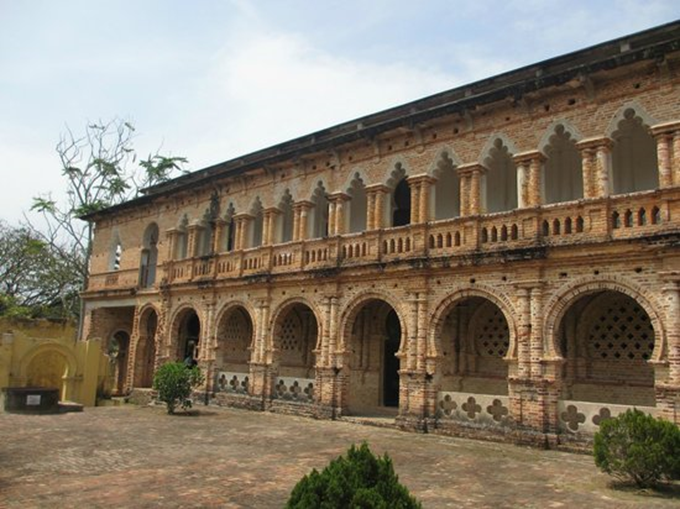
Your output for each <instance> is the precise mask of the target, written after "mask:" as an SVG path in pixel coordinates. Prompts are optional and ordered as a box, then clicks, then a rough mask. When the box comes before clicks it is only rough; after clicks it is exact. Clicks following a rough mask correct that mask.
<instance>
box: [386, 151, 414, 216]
mask: <svg viewBox="0 0 680 509" xmlns="http://www.w3.org/2000/svg"><path fill="white" fill-rule="evenodd" d="M387 187H389V188H390V191H391V192H390V200H389V202H388V203H389V217H390V223H389V224H390V225H391V226H405V225H407V224H410V223H411V188H410V187H409V185H408V182H407V180H406V170H405V169H404V167H403V165H402V164H401V163H396V164H395V165H394V170H392V173H391V174H390V178H389V180H388V181H387Z"/></svg>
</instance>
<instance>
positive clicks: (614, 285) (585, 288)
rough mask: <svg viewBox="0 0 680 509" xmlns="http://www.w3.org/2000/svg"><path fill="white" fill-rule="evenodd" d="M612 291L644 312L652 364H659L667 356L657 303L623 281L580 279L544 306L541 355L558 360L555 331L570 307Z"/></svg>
mask: <svg viewBox="0 0 680 509" xmlns="http://www.w3.org/2000/svg"><path fill="white" fill-rule="evenodd" d="M601 291H613V292H619V293H622V294H624V295H627V296H628V297H630V298H631V299H633V300H635V301H636V302H637V303H638V304H639V305H640V306H641V307H642V309H644V310H645V313H647V316H649V320H650V322H651V324H652V328H653V329H654V353H653V355H652V359H650V360H652V361H660V360H661V359H662V357H663V356H664V354H665V352H666V332H665V329H664V327H663V322H662V320H661V318H660V317H661V313H660V312H657V309H661V306H660V304H659V303H658V301H657V299H656V298H655V297H654V296H653V295H652V294H651V293H650V292H647V291H645V290H643V289H642V287H640V286H639V285H637V284H635V283H633V282H631V281H628V280H626V279H625V278H622V277H617V276H609V277H601V278H596V279H593V278H590V277H589V278H581V279H579V280H577V281H574V282H572V283H569V284H566V285H564V286H563V287H561V288H560V289H559V290H558V291H557V292H555V293H553V295H552V297H551V298H550V299H549V300H548V302H547V303H546V306H545V307H544V309H545V310H546V313H545V315H544V322H543V351H544V352H545V356H546V357H551V358H553V359H561V358H562V354H561V353H560V345H559V344H558V343H559V338H557V331H558V330H559V326H560V324H561V322H562V319H563V318H564V315H565V314H566V313H567V311H569V309H570V308H571V306H572V305H573V304H574V303H576V301H578V300H579V299H580V298H581V297H584V296H586V295H589V294H591V293H595V292H601Z"/></svg>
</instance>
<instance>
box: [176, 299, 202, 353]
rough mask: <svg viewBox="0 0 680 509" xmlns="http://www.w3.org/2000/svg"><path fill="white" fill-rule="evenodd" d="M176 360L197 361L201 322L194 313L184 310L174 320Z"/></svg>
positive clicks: (190, 310)
mask: <svg viewBox="0 0 680 509" xmlns="http://www.w3.org/2000/svg"><path fill="white" fill-rule="evenodd" d="M176 323H177V325H176V338H177V352H176V355H177V360H179V361H184V362H189V360H193V362H195V361H196V359H198V347H199V340H200V337H201V322H200V320H199V319H198V315H197V314H196V311H194V310H193V309H186V310H184V311H183V312H182V313H181V314H180V316H178V317H177V318H176Z"/></svg>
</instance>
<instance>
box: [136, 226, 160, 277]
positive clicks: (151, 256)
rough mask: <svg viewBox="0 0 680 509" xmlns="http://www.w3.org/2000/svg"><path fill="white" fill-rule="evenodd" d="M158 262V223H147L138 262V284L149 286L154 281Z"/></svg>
mask: <svg viewBox="0 0 680 509" xmlns="http://www.w3.org/2000/svg"><path fill="white" fill-rule="evenodd" d="M157 264H158V225H157V224H156V223H151V224H149V225H148V226H147V227H146V229H145V230H144V236H143V237H142V252H141V257H140V262H139V285H140V286H141V287H142V288H149V287H151V286H153V285H154V283H155V282H156V265H157Z"/></svg>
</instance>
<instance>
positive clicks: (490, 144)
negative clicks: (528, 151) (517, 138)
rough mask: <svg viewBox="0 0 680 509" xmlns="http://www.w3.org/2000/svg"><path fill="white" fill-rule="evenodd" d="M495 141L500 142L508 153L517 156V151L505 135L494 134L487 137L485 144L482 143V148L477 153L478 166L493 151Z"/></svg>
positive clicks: (512, 142)
mask: <svg viewBox="0 0 680 509" xmlns="http://www.w3.org/2000/svg"><path fill="white" fill-rule="evenodd" d="M497 140H500V141H501V143H502V145H503V146H505V147H507V148H508V152H510V153H511V154H519V150H518V149H517V146H516V145H515V142H514V141H512V139H510V138H509V137H508V136H507V135H506V134H505V133H502V132H496V133H493V134H492V135H491V136H489V137H488V138H487V140H486V143H484V146H483V147H482V150H481V152H480V153H479V158H478V159H477V162H478V163H479V164H482V165H483V164H484V161H485V160H486V159H487V158H488V157H489V154H490V153H491V151H492V150H493V149H494V147H495V145H496V141H497Z"/></svg>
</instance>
